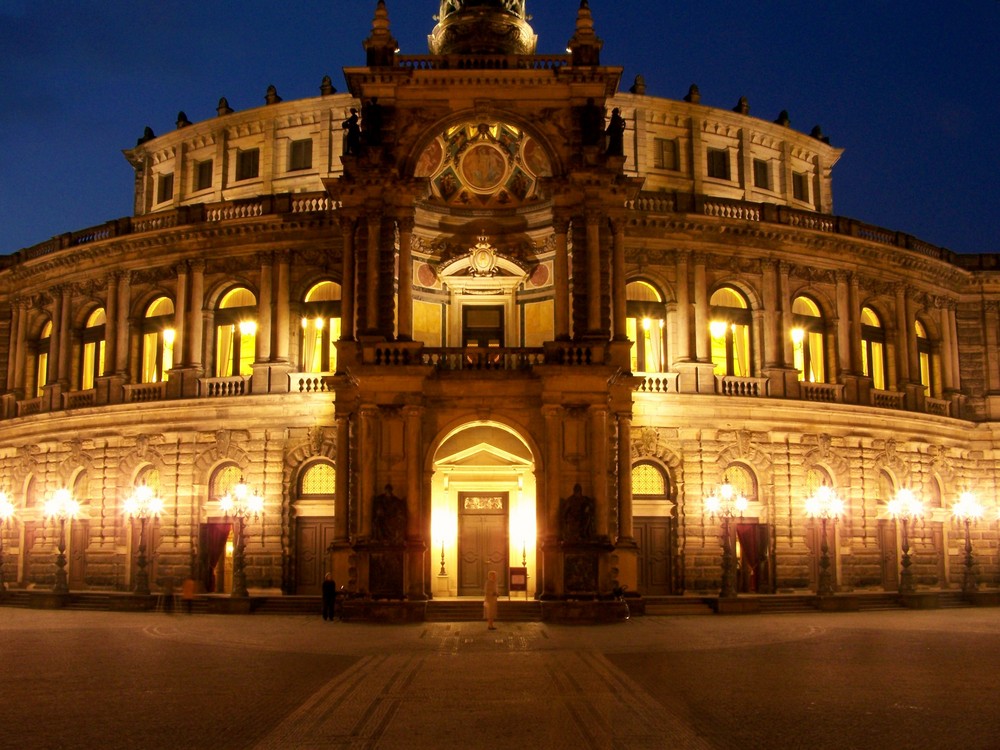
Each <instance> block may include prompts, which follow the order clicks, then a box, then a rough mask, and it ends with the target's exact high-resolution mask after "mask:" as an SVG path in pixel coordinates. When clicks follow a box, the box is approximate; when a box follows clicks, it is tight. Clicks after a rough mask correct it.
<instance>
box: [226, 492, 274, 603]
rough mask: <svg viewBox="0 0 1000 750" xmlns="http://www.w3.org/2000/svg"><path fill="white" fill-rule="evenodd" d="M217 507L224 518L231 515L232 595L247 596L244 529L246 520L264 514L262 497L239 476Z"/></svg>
mask: <svg viewBox="0 0 1000 750" xmlns="http://www.w3.org/2000/svg"><path fill="white" fill-rule="evenodd" d="M219 507H220V508H222V512H223V514H225V516H226V518H229V516H232V517H233V593H232V596H234V597H247V596H250V592H249V591H247V574H246V565H245V560H244V551H245V550H246V539H245V538H244V530H245V526H246V522H247V520H250V519H252V520H254V521H256V520H257V519H258V518H261V517H262V516H263V515H264V498H262V497H261V496H260V495H257V494H255V493H254V492H252V491H251V489H250V487H249V485H247V483H246V482H244V481H243V477H240V481H239V482H237V483H236V484H235V485H233V487H232V489H230V490H229V492H227V493H226V494H225V495H223V496H222V497H221V498H219Z"/></svg>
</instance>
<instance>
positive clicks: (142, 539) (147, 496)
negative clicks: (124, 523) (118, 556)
mask: <svg viewBox="0 0 1000 750" xmlns="http://www.w3.org/2000/svg"><path fill="white" fill-rule="evenodd" d="M162 512H163V500H161V499H160V498H158V497H157V496H156V492H154V491H153V488H152V487H149V486H147V485H145V484H141V485H139V486H138V487H136V488H135V491H134V493H133V494H132V497H130V498H129V499H128V500H126V501H125V514H126V515H127V516H128V517H129V520H133V519H135V518H138V519H139V559H138V560H137V561H136V566H137V570H136V572H135V593H136V594H139V595H140V596H149V573H148V572H147V571H146V521H148V520H149V519H151V518H152V519H157V518H159V517H160V514H161V513H162Z"/></svg>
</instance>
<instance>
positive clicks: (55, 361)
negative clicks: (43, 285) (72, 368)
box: [45, 286, 69, 385]
mask: <svg viewBox="0 0 1000 750" xmlns="http://www.w3.org/2000/svg"><path fill="white" fill-rule="evenodd" d="M62 308H63V293H62V287H61V286H58V287H55V288H53V290H52V334H51V335H50V336H49V362H48V372H47V373H46V377H45V379H46V381H47V385H53V384H55V382H56V381H57V380H59V349H60V344H59V341H60V339H62V337H63V335H64V334H63V330H62ZM65 335H67V336H68V335H69V332H68V331H67V332H66V334H65Z"/></svg>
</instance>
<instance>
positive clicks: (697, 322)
mask: <svg viewBox="0 0 1000 750" xmlns="http://www.w3.org/2000/svg"><path fill="white" fill-rule="evenodd" d="M705 260H706V259H705V255H704V254H703V253H697V254H696V255H695V256H694V343H695V356H696V357H697V358H698V361H699V362H710V361H711V360H712V352H711V349H710V348H709V338H708V322H709V321H708V318H709V312H710V311H709V307H708V284H707V281H706V278H705Z"/></svg>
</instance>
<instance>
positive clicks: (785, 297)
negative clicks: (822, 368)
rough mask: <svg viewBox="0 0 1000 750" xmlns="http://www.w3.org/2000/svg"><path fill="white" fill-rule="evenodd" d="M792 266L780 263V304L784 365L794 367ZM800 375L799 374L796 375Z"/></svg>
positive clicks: (780, 333) (780, 332)
mask: <svg viewBox="0 0 1000 750" xmlns="http://www.w3.org/2000/svg"><path fill="white" fill-rule="evenodd" d="M791 271H792V267H791V265H789V264H788V263H784V262H782V263H779V264H778V304H780V305H781V330H780V331H779V335H780V336H781V340H782V342H783V343H782V347H781V351H782V356H783V360H784V361H783V362H782V365H783V366H785V367H789V368H792V367H793V366H794V365H795V349H794V348H793V345H792V336H791V331H792V328H794V327H795V319H794V318H793V317H792V292H791V282H790V281H789V275H790V274H791ZM796 377H798V376H796Z"/></svg>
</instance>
